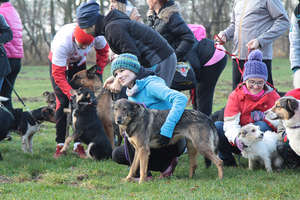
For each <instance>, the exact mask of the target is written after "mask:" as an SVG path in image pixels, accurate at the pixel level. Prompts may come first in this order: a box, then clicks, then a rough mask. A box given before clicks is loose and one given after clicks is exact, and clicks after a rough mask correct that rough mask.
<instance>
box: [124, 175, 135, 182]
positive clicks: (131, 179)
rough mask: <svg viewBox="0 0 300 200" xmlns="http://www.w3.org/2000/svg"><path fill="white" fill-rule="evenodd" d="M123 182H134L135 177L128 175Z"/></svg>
mask: <svg viewBox="0 0 300 200" xmlns="http://www.w3.org/2000/svg"><path fill="white" fill-rule="evenodd" d="M122 181H123V182H134V177H128V176H127V177H126V178H123V179H122Z"/></svg>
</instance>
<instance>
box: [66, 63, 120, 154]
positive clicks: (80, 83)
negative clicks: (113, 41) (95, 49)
mask: <svg viewBox="0 0 300 200" xmlns="http://www.w3.org/2000/svg"><path fill="white" fill-rule="evenodd" d="M96 71H97V69H96V67H91V68H90V69H88V70H82V71H80V72H77V73H76V74H74V76H73V78H72V80H71V81H70V84H71V86H72V87H73V88H74V89H78V88H80V87H85V88H89V89H90V90H91V91H93V92H94V93H95V96H96V98H97V114H98V116H99V119H100V120H101V122H102V124H103V126H104V130H105V133H106V134H107V137H108V139H109V141H110V143H111V146H112V148H114V146H115V145H114V127H113V114H112V96H111V93H110V92H109V91H107V90H105V89H103V87H102V82H101V79H100V77H99V76H98V75H97V73H96Z"/></svg>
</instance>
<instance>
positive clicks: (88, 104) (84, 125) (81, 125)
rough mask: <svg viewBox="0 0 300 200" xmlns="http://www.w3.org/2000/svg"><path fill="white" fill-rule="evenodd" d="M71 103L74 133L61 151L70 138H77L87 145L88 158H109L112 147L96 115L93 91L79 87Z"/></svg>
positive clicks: (66, 142)
mask: <svg viewBox="0 0 300 200" xmlns="http://www.w3.org/2000/svg"><path fill="white" fill-rule="evenodd" d="M71 103H72V124H73V128H74V133H73V135H71V136H69V137H68V138H67V139H66V141H65V143H64V147H63V149H62V150H61V152H65V151H66V150H67V148H68V146H69V144H70V142H71V141H72V140H74V139H76V138H79V139H80V141H82V142H83V143H85V144H87V145H88V149H87V150H86V153H87V155H88V156H89V157H90V158H94V159H96V160H101V159H107V158H111V153H112V147H111V144H110V142H109V140H108V137H107V136H106V134H105V131H104V128H103V125H102V122H101V121H100V119H99V117H98V115H97V111H96V105H97V102H96V97H95V95H94V92H92V91H91V90H89V89H88V88H80V89H78V90H76V92H75V94H74V96H73V99H72V101H71Z"/></svg>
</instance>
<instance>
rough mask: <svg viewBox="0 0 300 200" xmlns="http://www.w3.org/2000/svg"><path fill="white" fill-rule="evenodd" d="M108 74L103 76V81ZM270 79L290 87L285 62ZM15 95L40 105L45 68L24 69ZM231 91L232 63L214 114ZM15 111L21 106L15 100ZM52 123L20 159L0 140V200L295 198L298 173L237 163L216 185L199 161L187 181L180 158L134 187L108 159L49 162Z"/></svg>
mask: <svg viewBox="0 0 300 200" xmlns="http://www.w3.org/2000/svg"><path fill="white" fill-rule="evenodd" d="M108 73H109V69H107V70H106V71H105V77H107V75H108ZM273 79H274V81H275V86H276V87H277V88H278V89H279V90H280V91H287V90H289V89H291V88H292V74H291V71H290V68H289V62H288V60H287V59H274V61H273ZM16 90H17V92H18V93H19V95H20V96H21V97H22V98H23V99H24V100H25V103H26V105H27V107H28V108H30V109H34V108H38V107H39V106H42V105H45V100H44V98H43V97H42V93H43V92H44V91H45V90H51V85H50V80H49V72H48V66H38V67H31V66H24V67H23V68H22V71H21V74H20V75H19V77H18V79H17V82H16ZM230 91H231V63H228V66H227V67H226V69H225V71H224V72H223V74H222V76H221V78H220V80H219V82H218V85H217V88H216V92H215V100H214V110H217V109H220V108H222V107H223V106H224V105H225V102H226V99H227V96H228V94H229V93H230ZM14 102H15V103H14V106H15V107H22V105H21V104H20V103H19V102H18V100H17V99H16V97H15V96H14ZM55 145H56V143H55V129H54V124H50V123H44V124H43V126H42V128H41V131H40V132H39V133H37V134H36V135H35V137H34V145H33V151H34V153H33V154H32V155H31V154H24V153H23V152H22V150H21V140H20V137H19V136H18V135H16V134H13V139H12V141H2V142H1V143H0V151H1V153H2V156H3V158H4V160H3V161H1V162H0V199H1V200H6V199H7V200H11V199H22V200H23V199H26V200H27V199H28V200H32V199H37V200H42V199H43V200H44V199H49V200H50V199H51V200H52V199H64V200H69V199H75V200H79V199H108V200H111V199H151V200H152V199H153V200H160V199H180V200H182V199H195V200H196V199H197V200H198V199H253V200H257V199H280V200H281V199H293V200H294V199H300V192H299V188H300V182H299V179H300V176H299V175H300V173H299V170H283V171H281V172H274V173H267V172H266V171H265V170H256V171H249V170H248V169H247V168H246V165H247V161H246V160H245V159H243V158H241V165H240V166H239V167H238V168H231V167H229V168H225V169H224V179H223V180H221V181H220V180H218V178H217V170H216V167H215V166H212V167H211V168H209V169H205V167H204V162H203V159H202V157H199V167H198V169H197V170H196V174H195V176H194V178H193V179H188V168H189V166H188V158H187V155H186V154H185V155H183V156H181V157H180V159H179V164H178V166H177V168H176V171H175V173H174V175H173V176H172V177H171V178H170V179H163V180H160V179H158V176H159V174H158V173H154V174H153V175H154V180H153V181H150V182H147V183H144V184H142V185H139V184H137V183H125V182H122V181H121V179H122V178H124V177H125V176H126V175H127V173H128V167H127V166H122V165H118V164H116V163H114V162H112V161H111V160H108V161H101V162H96V161H93V160H82V159H79V158H77V157H76V156H75V155H73V154H72V153H71V149H69V152H68V155H67V156H65V157H62V158H59V159H57V160H56V159H54V158H53V157H52V156H53V153H54V151H55Z"/></svg>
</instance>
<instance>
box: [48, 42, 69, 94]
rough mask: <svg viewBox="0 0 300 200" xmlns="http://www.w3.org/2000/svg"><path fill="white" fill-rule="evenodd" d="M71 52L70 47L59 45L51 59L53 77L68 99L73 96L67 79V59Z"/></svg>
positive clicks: (53, 51)
mask: <svg viewBox="0 0 300 200" xmlns="http://www.w3.org/2000/svg"><path fill="white" fill-rule="evenodd" d="M54 40H55V38H54ZM69 52H70V50H69V47H68V46H65V45H58V46H56V47H55V48H53V50H52V59H51V62H52V66H51V67H52V77H53V79H54V82H55V84H56V85H57V86H58V87H59V88H60V89H61V91H62V92H63V93H64V94H65V95H66V96H67V97H68V98H70V97H71V96H72V95H71V93H70V90H71V89H72V87H71V86H70V84H69V83H68V81H67V79H66V70H67V59H68V53H69Z"/></svg>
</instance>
